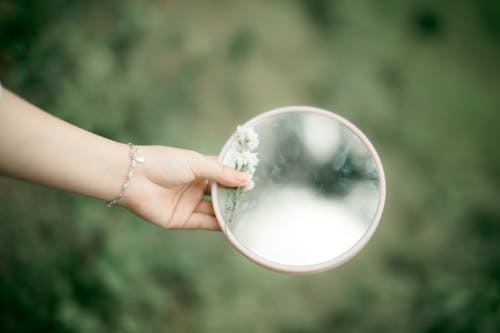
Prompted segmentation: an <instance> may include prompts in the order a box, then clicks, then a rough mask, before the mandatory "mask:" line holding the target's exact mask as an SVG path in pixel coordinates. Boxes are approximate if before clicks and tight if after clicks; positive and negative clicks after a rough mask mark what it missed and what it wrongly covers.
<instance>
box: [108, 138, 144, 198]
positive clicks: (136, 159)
mask: <svg viewBox="0 0 500 333" xmlns="http://www.w3.org/2000/svg"><path fill="white" fill-rule="evenodd" d="M128 145H129V147H130V169H129V171H128V174H127V179H126V180H125V182H124V183H123V185H122V187H121V189H120V192H119V193H118V194H117V195H116V196H115V197H114V198H113V200H111V201H109V202H107V203H106V207H111V206H113V205H115V204H117V203H118V201H120V199H121V198H123V196H124V195H125V191H126V190H127V187H128V183H129V182H130V179H132V176H133V175H134V169H135V166H136V165H137V163H144V157H142V156H138V155H137V148H136V146H134V145H133V144H132V143H130V142H129V144H128Z"/></svg>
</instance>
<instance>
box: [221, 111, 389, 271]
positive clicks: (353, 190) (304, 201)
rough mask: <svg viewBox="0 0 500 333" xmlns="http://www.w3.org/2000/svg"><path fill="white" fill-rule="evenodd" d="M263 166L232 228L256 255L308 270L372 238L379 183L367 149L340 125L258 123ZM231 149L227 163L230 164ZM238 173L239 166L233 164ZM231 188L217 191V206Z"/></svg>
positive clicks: (284, 118) (278, 118)
mask: <svg viewBox="0 0 500 333" xmlns="http://www.w3.org/2000/svg"><path fill="white" fill-rule="evenodd" d="M253 126H254V130H255V131H256V132H257V134H258V135H259V139H260V145H259V147H258V149H257V152H258V157H259V159H260V162H259V164H258V166H257V168H256V171H255V175H254V181H255V187H254V188H253V189H252V190H250V191H248V192H244V193H242V194H241V196H239V198H238V202H237V204H236V207H235V210H234V213H233V214H232V216H227V213H223V215H224V220H225V223H226V228H227V231H228V232H231V233H232V234H233V235H234V236H235V237H236V239H237V240H238V241H239V242H240V243H241V244H242V245H244V246H245V247H246V248H248V249H249V250H250V251H252V252H253V253H255V254H257V255H259V256H261V257H263V258H265V259H267V260H270V261H273V262H276V263H280V264H285V265H293V266H303V265H313V264H319V263H322V262H325V261H329V260H332V259H334V258H336V257H338V256H339V255H341V254H343V253H345V252H346V251H347V250H349V249H350V248H351V247H352V246H353V245H354V244H355V243H356V242H357V241H358V240H360V238H361V237H362V235H363V234H364V233H365V232H366V230H367V229H368V227H369V225H370V223H371V222H372V221H373V219H374V215H375V213H376V210H377V205H378V202H379V179H378V174H377V168H376V165H375V163H374V159H373V157H372V156H371V155H370V152H369V150H368V149H367V147H366V146H365V144H364V143H363V142H362V141H361V140H360V139H359V138H358V137H357V136H356V135H355V134H354V133H353V132H352V131H351V130H350V129H348V128H346V127H345V126H344V125H343V124H341V123H339V122H338V121H337V120H336V119H334V118H331V117H327V116H324V115H321V114H317V113H309V112H290V113H281V114H276V115H273V116H270V117H267V118H263V119H260V120H259V121H258V122H257V123H254V124H253ZM233 154H234V151H232V150H231V149H230V150H229V151H228V152H227V154H226V155H225V156H224V158H223V162H224V163H225V164H227V165H231V164H232V161H233V160H234V159H233V157H232V155H233ZM231 166H233V165H231ZM232 191H234V190H232V189H225V188H223V187H219V189H218V192H219V195H218V201H219V207H225V206H226V205H228V202H229V201H230V200H231V195H232V193H233V192H232Z"/></svg>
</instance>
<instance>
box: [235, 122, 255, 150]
mask: <svg viewBox="0 0 500 333" xmlns="http://www.w3.org/2000/svg"><path fill="white" fill-rule="evenodd" d="M236 132H237V134H238V144H239V145H240V146H241V148H242V149H241V150H246V149H245V148H248V149H250V150H255V149H257V147H258V146H259V135H258V134H257V133H256V132H255V130H254V129H253V127H243V126H240V125H238V126H237V127H236Z"/></svg>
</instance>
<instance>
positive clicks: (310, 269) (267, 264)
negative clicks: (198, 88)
mask: <svg viewBox="0 0 500 333" xmlns="http://www.w3.org/2000/svg"><path fill="white" fill-rule="evenodd" d="M290 112H308V113H314V114H317V115H321V116H324V117H327V118H331V119H333V120H336V121H338V122H339V123H340V124H342V125H344V126H345V127H346V128H348V129H349V130H351V131H352V133H354V134H355V135H356V136H357V137H358V138H359V139H360V140H361V142H363V144H364V145H365V146H366V148H367V149H368V151H369V152H370V154H371V156H372V157H373V159H374V162H375V165H376V168H377V173H378V177H379V202H378V205H377V210H376V212H375V215H374V217H373V220H372V222H371V223H370V226H369V227H368V229H367V230H366V231H365V233H364V234H363V236H361V238H360V239H359V240H358V241H357V242H356V243H355V244H354V245H353V246H352V247H351V248H350V249H349V250H347V251H346V252H344V253H343V254H342V255H340V256H338V257H335V258H333V259H331V260H328V261H324V262H321V263H318V264H312V265H301V266H299V265H287V264H280V263H277V262H274V261H271V260H268V259H266V258H264V257H262V256H260V255H258V254H256V253H254V252H252V251H251V250H250V249H249V248H247V247H246V246H245V245H243V244H242V243H241V242H240V241H239V240H238V238H237V237H236V236H234V235H233V233H232V232H231V230H229V228H228V227H226V223H225V221H224V218H223V216H222V212H221V209H220V207H219V203H218V193H217V190H218V186H219V185H218V184H217V183H214V184H212V189H211V190H212V205H213V207H214V210H215V216H216V218H217V221H218V223H219V225H220V227H221V229H222V231H223V232H224V234H225V235H226V238H227V239H228V240H229V241H230V242H231V244H232V245H233V246H234V247H235V248H236V249H237V250H238V251H239V252H240V253H241V254H243V255H244V256H245V257H247V258H248V259H250V260H251V261H253V262H254V263H256V264H258V265H260V266H262V267H264V268H267V269H270V270H272V271H275V272H281V273H289V274H312V273H319V272H323V271H326V270H329V269H332V268H335V267H337V266H340V265H342V264H343V263H345V262H346V261H348V260H350V259H351V258H352V257H354V256H355V255H356V254H357V253H358V252H359V251H361V249H362V248H363V247H364V246H365V245H366V243H368V240H370V238H371V237H372V235H373V233H374V232H375V230H376V229H377V226H378V223H379V221H380V218H381V216H382V211H383V209H384V204H385V195H386V183H385V174H384V169H383V168H382V162H381V161H380V157H379V156H378V154H377V152H376V150H375V148H374V147H373V145H372V144H371V142H370V141H369V140H368V138H367V137H366V136H365V135H364V134H363V133H362V132H361V131H360V130H359V129H358V128H357V127H356V126H354V125H353V124H352V123H351V122H349V121H348V120H346V119H344V118H343V117H341V116H339V115H337V114H335V113H333V112H330V111H327V110H323V109H320V108H316V107H311V106H286V107H280V108H276V109H273V110H270V111H267V112H264V113H261V114H259V115H258V116H256V117H254V118H252V119H250V120H249V121H247V122H246V123H245V124H243V125H242V126H243V127H246V126H255V125H256V124H257V123H258V122H259V121H260V120H262V119H265V118H268V117H272V116H276V115H280V114H283V113H290ZM235 139H236V132H235V133H233V135H232V136H231V137H230V138H229V139H228V140H227V141H226V143H225V144H224V147H223V148H222V150H221V152H220V154H219V162H222V160H223V157H224V156H225V155H226V154H227V152H228V151H229V149H230V148H231V144H232V142H233V141H234V140H235Z"/></svg>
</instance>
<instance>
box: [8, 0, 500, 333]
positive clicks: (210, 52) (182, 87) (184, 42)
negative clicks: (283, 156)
mask: <svg viewBox="0 0 500 333" xmlns="http://www.w3.org/2000/svg"><path fill="white" fill-rule="evenodd" d="M498 13H499V6H498V5H496V3H495V2H494V1H489V0H482V1H476V2H440V3H432V2H427V3H426V4H425V5H423V4H422V5H418V6H417V5H415V4H414V3H413V2H398V1H379V2H373V3H371V4H364V5H361V4H359V3H357V2H352V1H335V2H329V1H296V2H287V1H279V2H272V3H269V2H264V1H262V2H239V3H235V2H230V1H221V0H219V1H215V0H214V1H183V2H166V3H163V2H158V1H134V0H127V1H72V2H68V1H58V0H50V1H49V0H47V1H32V0H16V1H10V0H0V78H1V80H2V83H3V84H4V85H5V86H7V87H9V88H10V89H12V90H13V91H15V92H17V93H18V94H20V95H21V96H23V97H26V98H27V99H29V100H30V101H32V102H33V103H35V104H37V105H39V106H41V107H43V108H44V109H46V110H47V111H49V112H51V113H53V114H55V115H57V116H59V117H62V118H64V119H66V120H68V121H70V122H72V123H74V124H76V125H78V126H81V127H84V128H87V129H89V130H91V131H94V132H97V133H99V134H102V135H105V136H107V137H110V138H113V139H115V140H120V141H124V142H129V141H132V142H134V143H137V144H150V143H151V144H165V145H173V146H180V147H185V148H192V149H196V150H199V151H201V152H203V153H207V154H214V153H217V151H218V150H219V149H220V147H221V146H222V143H223V142H224V140H225V138H226V137H227V135H228V134H229V133H231V132H232V130H233V129H234V127H235V125H236V124H238V123H241V122H243V121H245V120H247V119H248V118H250V117H251V116H254V115H256V114H258V113H260V112H263V111H266V110H268V109H270V108H273V107H276V106H282V105H293V104H302V105H304V104H310V105H315V106H319V107H323V108H326V109H330V110H332V111H335V112H337V113H339V114H341V115H343V116H345V117H346V118H347V119H349V120H351V121H353V122H354V123H355V124H357V125H359V127H360V128H361V129H363V131H364V132H366V134H367V135H368V136H369V137H370V138H371V139H372V141H373V143H374V144H375V146H376V148H377V150H378V151H379V153H380V155H381V157H382V160H383V162H384V166H385V171H386V175H387V179H388V197H387V205H386V210H385V212H384V216H383V218H382V221H381V224H380V228H379V229H378V230H377V232H376V234H375V236H374V238H373V239H372V241H371V242H370V243H369V244H368V245H367V247H366V248H365V249H364V250H363V251H362V252H361V253H360V254H359V255H358V256H357V257H356V258H355V259H354V260H352V261H350V262H349V263H347V264H345V265H343V266H342V267H340V268H338V269H335V270H333V271H330V272H327V273H323V274H319V275H314V276H301V277H296V276H284V275H281V274H276V273H272V272H268V271H266V270H264V269H261V268H259V267H257V266H255V265H254V264H252V263H250V262H248V261H247V260H246V259H244V258H243V257H241V255H239V254H238V253H237V252H236V251H235V250H233V249H232V248H231V247H230V246H229V245H228V243H227V241H226V240H225V239H224V237H223V236H222V235H220V234H213V233H206V232H172V231H166V230H160V229H158V228H156V227H153V226H150V225H148V224H146V223H143V222H142V221H140V220H139V219H138V218H136V217H134V216H132V215H131V214H129V213H127V212H125V211H123V210H120V209H111V210H108V209H106V208H105V207H104V205H103V204H102V203H100V202H96V201H94V200H90V199H87V198H81V197H76V196H73V195H69V194H65V193H58V192H56V191H53V190H49V189H44V188H41V187H37V186H33V185H29V184H24V183H21V182H18V181H13V180H6V179H1V180H0V244H2V245H3V246H2V250H0V331H2V332H40V331H50V332H109V331H116V332H157V331H170V332H332V331H338V332H476V331H477V332H498V331H500V264H499V262H500V257H499V254H500V242H499V241H498V239H499V238H500V207H499V206H498V202H500V177H499V170H500V154H499V153H498V147H497V146H498V144H497V143H498V138H497V136H498V135H497V133H498V129H497V127H498V124H499V123H500V113H499V112H498V110H499V109H500V95H499V94H498V91H500V80H499V78H500V75H499V73H498V59H499V58H500V48H499V47H500V44H499V43H498V40H499V38H498V36H499V33H498V31H499V29H498V26H499V24H500V23H499V20H498V17H499V16H498ZM13 149H15V147H13ZM101 207H102V208H101Z"/></svg>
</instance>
